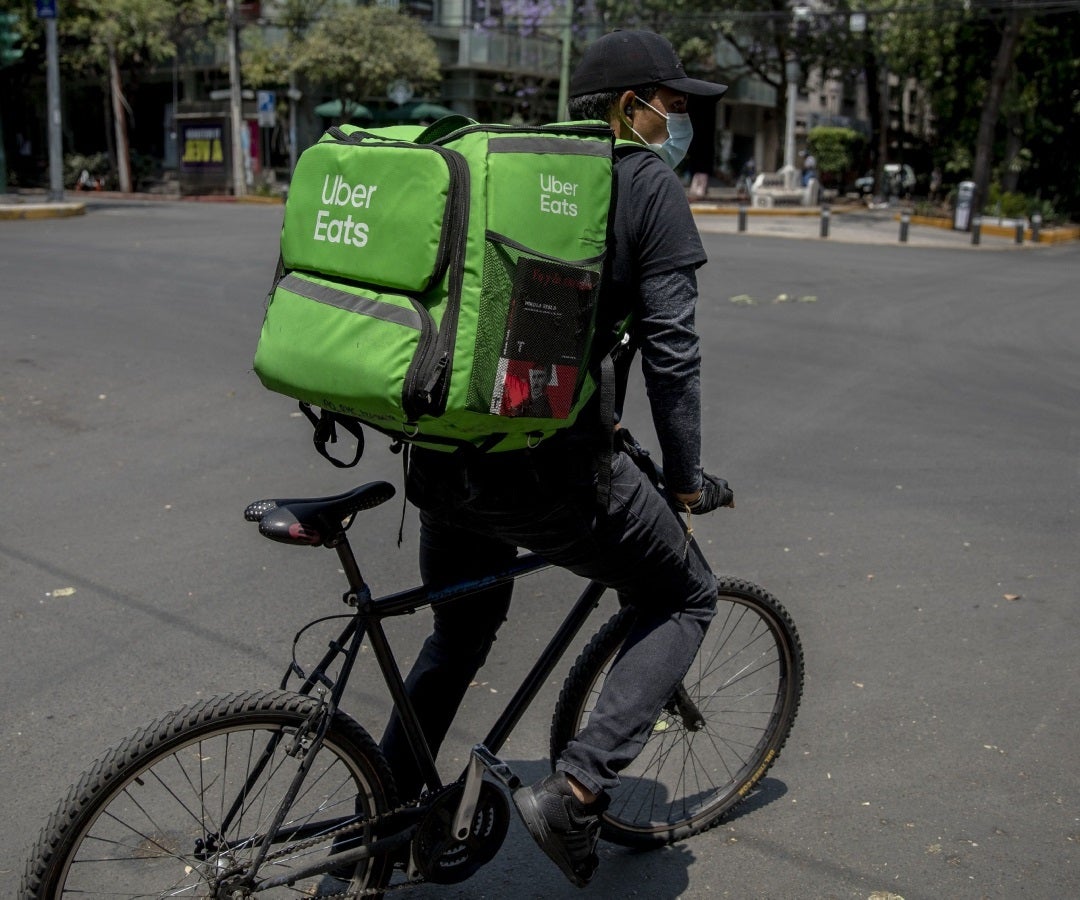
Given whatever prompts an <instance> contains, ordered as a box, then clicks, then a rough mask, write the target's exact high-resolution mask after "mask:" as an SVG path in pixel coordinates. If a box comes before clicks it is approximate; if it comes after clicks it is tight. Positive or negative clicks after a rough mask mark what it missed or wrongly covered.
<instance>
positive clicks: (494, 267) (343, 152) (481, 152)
mask: <svg viewBox="0 0 1080 900" xmlns="http://www.w3.org/2000/svg"><path fill="white" fill-rule="evenodd" d="M612 162H613V140H612V134H611V129H610V128H609V127H608V126H607V125H606V124H602V123H595V122H583V123H563V124H558V125H551V126H542V127H512V126H498V125H481V124H477V123H475V122H473V121H471V120H469V119H466V118H464V117H461V116H453V117H447V118H445V119H442V120H440V121H439V122H437V123H435V124H434V125H432V126H430V127H429V128H427V129H423V128H422V127H419V126H397V127H389V128H374V129H369V130H362V129H359V128H356V127H354V126H348V125H343V126H340V127H336V128H331V129H330V130H329V131H328V132H327V133H326V134H325V135H324V136H323V137H322V138H321V139H320V140H319V142H318V143H316V144H314V145H313V146H311V147H310V148H308V149H307V150H306V151H305V152H304V153H303V154H301V156H300V159H299V161H298V163H297V166H296V170H295V173H294V175H293V179H292V184H291V186H290V189H289V197H288V202H287V205H286V208H285V218H284V224H283V226H282V233H281V258H280V262H279V264H278V269H277V273H276V277H275V280H274V286H273V288H272V291H271V293H270V296H269V301H268V304H267V308H266V314H265V318H264V320H263V325H262V332H261V335H260V337H259V344H258V348H257V350H256V354H255V372H256V373H257V375H258V376H259V379H260V380H261V381H262V383H263V385H264V386H265V387H267V388H269V389H270V390H273V391H277V392H280V393H283V394H286V395H288V396H290V397H293V398H295V399H298V400H299V401H301V408H302V409H303V410H304V411H305V413H306V414H307V415H308V417H309V418H310V419H311V421H312V422H313V424H315V426H316V435H315V444H316V447H317V448H318V449H319V452H320V453H322V454H323V455H324V456H326V457H327V458H328V459H330V460H331V462H334V463H335V464H336V465H352V464H355V462H356V461H357V459H359V456H360V454H361V452H362V450H363V441H362V436H361V433H360V431H359V429H357V428H355V423H352V424H350V420H351V419H355V420H359V421H360V422H362V423H364V424H366V425H369V426H371V427H372V428H375V429H377V430H379V431H381V432H383V433H385V434H387V435H390V436H391V437H393V438H394V439H396V440H400V441H404V442H407V443H410V444H415V445H419V446H424V447H429V448H436V449H444V450H450V451H452V450H455V449H458V448H461V447H474V448H477V449H479V450H481V451H502V450H515V449H521V448H524V447H531V446H535V445H536V444H537V443H539V442H540V441H542V440H543V439H545V438H547V437H549V436H551V435H552V434H554V433H556V432H557V431H558V430H560V429H562V428H565V427H567V426H569V425H571V424H572V423H573V422H574V421H575V419H576V417H577V416H578V413H579V412H580V411H581V409H582V407H583V406H584V405H585V403H586V402H587V401H588V399H589V398H590V396H591V395H592V394H593V393H594V391H595V389H596V385H597V382H598V381H599V380H602V379H600V378H599V376H598V374H597V373H598V371H599V367H598V365H596V364H595V363H594V359H593V357H594V349H602V351H603V354H607V353H608V352H609V351H610V350H612V349H613V347H614V346H615V345H616V344H617V343H618V341H619V338H620V337H621V336H622V333H621V328H622V327H624V326H623V323H620V325H619V326H618V327H616V328H608V331H609V332H611V333H610V334H608V335H606V336H605V337H604V338H603V339H602V342H603V343H604V344H605V345H606V346H604V347H602V348H594V346H593V345H594V343H601V341H594V336H595V332H596V327H597V326H596V323H597V307H598V299H599V296H600V288H601V281H602V275H603V263H604V254H605V248H606V245H607V230H608V212H609V207H610V205H611V193H612ZM616 332H618V333H616ZM603 380H604V381H605V387H604V390H603V393H604V394H605V395H606V394H608V389H607V387H606V379H603ZM604 405H605V406H606V405H607V401H606V400H605V401H604ZM311 407H319V408H321V410H322V411H323V412H322V413H321V417H316V415H315V414H314V413H313V412H312V410H311ZM335 422H336V423H338V424H344V425H345V426H346V427H347V428H348V429H349V430H350V431H351V432H352V433H353V434H354V435H355V436H356V437H357V439H358V446H357V454H356V459H354V460H353V461H352V463H348V464H344V463H341V462H339V461H338V460H336V459H333V458H332V457H330V456H329V455H328V454H327V453H326V449H325V444H326V442H327V441H328V440H330V441H332V440H334V439H335V437H336V434H335V431H334V423H335Z"/></svg>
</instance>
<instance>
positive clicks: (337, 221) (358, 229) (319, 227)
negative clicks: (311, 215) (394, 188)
mask: <svg viewBox="0 0 1080 900" xmlns="http://www.w3.org/2000/svg"><path fill="white" fill-rule="evenodd" d="M378 189H379V186H378V185H377V184H357V185H351V184H349V182H347V181H346V180H345V179H344V178H342V177H341V176H340V175H335V176H334V178H333V180H332V181H331V179H330V176H329V175H327V176H326V177H325V178H324V179H323V188H322V202H323V206H325V207H327V209H320V210H319V213H318V215H316V216H315V234H314V235H313V237H314V239H315V240H317V241H326V242H327V243H330V244H349V245H351V246H353V247H363V246H364V245H365V244H367V242H368V226H367V223H366V222H358V221H356V220H355V219H353V217H352V213H351V212H349V213H347V214H346V215H345V217H344V218H342V216H341V212H340V211H339V209H336V208H335V207H338V208H340V207H346V208H351V209H368V208H370V207H371V201H372V198H373V197H374V196H375V191H377V190H378Z"/></svg>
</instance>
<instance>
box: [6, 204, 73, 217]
mask: <svg viewBox="0 0 1080 900" xmlns="http://www.w3.org/2000/svg"><path fill="white" fill-rule="evenodd" d="M85 213H86V204H85V203H5V204H0V221H3V220H13V219H63V218H67V217H68V216H81V215H84V214H85Z"/></svg>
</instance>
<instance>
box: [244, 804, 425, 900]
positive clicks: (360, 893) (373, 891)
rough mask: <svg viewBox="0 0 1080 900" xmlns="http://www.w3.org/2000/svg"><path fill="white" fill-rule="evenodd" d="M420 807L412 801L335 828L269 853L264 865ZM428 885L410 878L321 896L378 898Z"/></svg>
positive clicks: (327, 899)
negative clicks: (379, 885)
mask: <svg viewBox="0 0 1080 900" xmlns="http://www.w3.org/2000/svg"><path fill="white" fill-rule="evenodd" d="M419 805H420V800H411V801H409V802H408V803H403V804H401V806H398V807H395V808H394V809H388V810H387V811H386V812H383V813H379V814H378V815H376V816H372V817H371V818H368V819H364V820H363V821H360V822H353V823H352V824H351V825H342V826H341V827H340V828H335V829H334V830H333V831H328V832H326V833H324V834H320V835H318V836H316V837H313V838H308V839H307V840H306V841H300V842H299V843H296V844H289V845H288V846H287V847H283V848H282V849H281V850H277V851H275V852H274V853H269V854H267V856H266V859H265V860H264V863H269V862H271V861H273V860H275V859H278V858H280V857H283V856H291V855H293V854H295V853H297V852H302V851H304V850H307V849H309V848H311V847H317V846H318V845H320V844H325V843H326V841H327V840H328V839H329V840H330V841H331V842H333V841H335V840H337V839H338V838H339V837H345V836H346V835H349V834H352V833H353V832H354V831H359V830H360V829H361V828H368V827H370V826H372V825H378V823H379V822H380V821H382V820H383V819H388V818H390V817H391V816H396V815H398V814H399V813H403V812H405V811H406V810H408V809H412V808H414V807H416V806H419ZM424 883H426V879H424V878H410V879H409V880H408V881H403V882H402V883H401V884H395V885H387V886H386V887H381V888H360V889H358V890H356V891H345V892H343V893H338V894H320V895H319V896H320V897H321V898H323V900H353V898H359V897H378V896H381V895H382V894H389V893H391V892H393V891H400V890H402V889H403V888H411V887H416V886H417V885H421V884H424Z"/></svg>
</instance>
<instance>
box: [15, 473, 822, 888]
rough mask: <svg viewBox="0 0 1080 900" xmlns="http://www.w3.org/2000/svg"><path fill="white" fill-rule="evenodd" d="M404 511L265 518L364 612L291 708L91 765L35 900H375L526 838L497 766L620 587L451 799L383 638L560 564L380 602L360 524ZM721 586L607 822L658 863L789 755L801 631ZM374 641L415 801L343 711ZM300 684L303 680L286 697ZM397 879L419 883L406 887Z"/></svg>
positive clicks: (612, 649) (749, 591) (271, 512)
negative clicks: (416, 771) (410, 755)
mask: <svg viewBox="0 0 1080 900" xmlns="http://www.w3.org/2000/svg"><path fill="white" fill-rule="evenodd" d="M394 493H395V491H394V487H393V486H392V485H390V484H388V483H386V482H381V481H376V482H370V483H368V484H364V485H362V486H360V487H358V488H355V489H353V490H351V491H347V492H345V493H343V494H337V495H334V496H331V497H318V498H299V499H281V500H264V501H259V502H256V503H253V504H251V505H250V506H248V508H247V509H246V510H245V518H246V519H247V520H248V521H251V522H257V523H258V525H259V531H260V533H261V534H262V535H264V536H265V537H267V538H269V539H271V540H274V541H278V542H281V543H285V544H294V545H304V546H320V545H321V546H324V547H327V548H330V549H333V550H335V551H336V553H337V558H338V561H339V563H340V566H341V568H342V569H343V570H344V572H345V576H346V579H347V582H348V589H347V591H346V592H345V593H344V595H343V598H342V599H343V601H344V603H346V604H347V605H348V606H349V607H350V611H349V612H347V613H346V614H344V616H329V617H322V618H318V619H315V620H314V621H312V622H310V623H308V624H307V625H305V626H304V627H303V628H301V629H300V630H299V631H298V632H297V633H296V635H295V637H294V641H293V651H292V660H291V662H290V664H289V666H288V668H287V670H286V673H285V675H284V677H283V678H282V681H281V686H280V689H279V690H269V691H260V692H247V693H239V694H229V695H224V696H218V697H214V698H211V699H208V700H203V701H200V702H198V703H195V704H193V705H190V706H187V707H184V708H182V709H179V710H177V711H174V712H172V713H169V714H167V715H165V716H163V717H162V718H160V719H158V720H157V721H155V722H153V723H152V724H150V725H149V726H147V727H145V728H143V729H140V730H139V731H136V732H135V733H134V734H132V735H131V736H130V737H129V738H128V739H127V740H125V741H123V742H122V743H120V744H119V745H118V746H117V747H116V748H115V749H112V750H110V751H108V752H107V753H106V754H105V755H104V756H103V757H101V758H100V759H99V760H98V761H97V762H95V763H94V764H93V765H92V766H91V767H90V768H89V769H88V770H87V771H86V772H85V773H84V774H83V775H82V777H81V778H80V779H79V781H78V782H77V783H76V784H75V785H74V786H73V787H72V788H71V789H70V791H69V793H68V795H67V797H66V798H65V799H64V800H63V801H62V802H61V803H60V804H59V806H58V808H57V810H56V811H55V812H54V813H53V814H52V815H51V816H50V818H49V820H48V821H47V823H46V825H45V826H44V828H43V829H42V832H41V834H40V836H39V838H38V840H37V843H36V845H35V847H34V849H33V851H32V854H31V857H30V859H29V860H28V862H27V864H26V868H25V872H24V875H23V878H22V882H21V885H20V897H22V898H27V900H30V898H38V900H46V898H48V900H56V898H61V897H66V896H69V895H73V894H77V893H94V892H95V891H100V892H101V893H104V894H108V895H109V896H122V897H136V896H138V897H145V896H156V897H166V896H170V897H171V896H180V897H212V898H230V900H238V898H244V897H253V896H256V895H259V896H262V895H264V894H265V895H266V896H268V897H289V896H312V895H313V894H314V895H316V896H323V897H326V896H340V897H361V896H363V897H379V896H382V895H383V894H384V893H385V892H387V891H392V890H397V889H401V888H406V887H409V886H410V885H412V884H416V883H420V882H422V881H430V882H435V883H439V884H452V883H457V882H460V881H462V880H464V879H466V878H468V877H469V876H471V875H472V874H473V873H474V872H476V871H477V869H479V867H480V866H482V865H484V864H485V863H487V862H489V861H490V860H491V859H492V858H493V857H494V856H495V854H496V853H497V851H498V849H499V846H500V845H501V843H502V841H503V839H504V837H505V835H506V833H507V829H508V825H509V820H510V815H509V803H508V801H507V798H506V791H507V790H510V791H512V790H514V789H515V788H516V787H517V786H519V785H520V781H519V780H518V778H517V776H515V775H514V773H513V772H512V771H511V769H510V766H509V765H507V764H506V763H505V762H504V761H502V760H501V759H499V758H498V756H497V753H498V752H499V750H500V748H501V747H502V745H503V744H504V742H505V741H506V739H507V737H508V736H509V735H510V733H511V731H512V730H513V728H514V727H515V725H516V724H517V723H518V721H519V720H520V719H521V717H522V715H523V714H524V712H525V710H526V709H527V708H528V706H529V705H530V704H531V702H532V701H533V699H534V698H535V697H536V695H537V693H538V692H539V690H540V688H541V687H542V686H543V685H544V683H545V682H546V681H547V679H548V677H549V676H550V674H551V672H552V671H553V670H554V668H555V666H556V665H557V664H558V662H559V660H560V659H561V658H562V656H563V655H564V653H565V651H566V650H567V648H568V646H569V645H570V643H571V642H572V641H573V639H574V637H575V635H577V634H578V633H579V631H580V629H581V628H582V627H583V625H584V623H585V621H586V620H587V618H588V617H589V616H590V614H591V613H592V611H593V610H594V609H595V608H596V607H597V606H598V605H599V602H600V598H601V595H602V594H603V593H604V590H605V589H604V587H603V586H602V585H599V584H596V583H589V584H588V585H586V587H585V589H584V590H583V592H582V593H581V595H580V597H579V598H578V600H577V602H576V603H575V604H574V606H573V607H572V608H571V610H570V612H569V613H568V614H567V616H566V618H565V620H564V621H563V623H562V624H561V625H560V626H559V628H558V630H557V631H556V633H555V634H554V635H553V636H552V638H551V639H550V641H549V643H548V645H547V646H546V648H545V649H544V650H543V651H542V653H541V654H540V657H539V658H538V659H537V660H536V662H535V663H534V664H533V666H532V668H531V669H530V671H529V672H528V674H527V675H526V676H525V678H524V680H523V681H522V683H521V685H520V686H519V687H518V689H517V691H516V692H515V693H514V695H513V696H512V697H511V699H510V701H509V702H508V703H507V705H506V708H505V709H504V710H503V712H502V713H501V715H500V716H499V717H498V719H497V720H496V722H495V723H494V725H492V726H491V729H490V731H489V732H488V734H487V735H486V737H485V738H484V739H483V740H482V741H481V742H480V743H478V744H477V745H476V746H475V747H474V748H473V750H472V753H471V757H470V760H469V762H468V764H467V766H466V767H465V770H464V771H463V772H462V773H461V775H460V777H459V778H457V779H456V780H455V781H453V782H451V783H449V784H444V783H443V781H442V780H441V779H440V776H439V773H438V771H437V769H436V766H435V761H434V759H433V758H432V754H431V751H430V749H429V748H428V746H427V743H426V742H425V740H424V737H423V734H422V732H421V730H420V726H419V724H418V723H417V721H416V717H415V714H414V712H413V710H412V706H411V704H410V703H409V699H408V697H407V695H406V693H405V690H404V684H403V681H402V677H401V674H400V671H399V669H398V665H397V662H396V660H395V657H394V655H393V652H392V651H391V649H390V646H389V643H388V641H387V637H386V633H385V631H384V629H383V626H382V622H383V620H384V619H386V618H390V617H394V616H400V615H407V614H410V613H413V612H416V611H417V610H419V609H422V608H424V607H427V606H430V605H433V604H437V603H439V602H442V601H445V600H451V599H455V598H457V597H461V596H464V595H467V594H469V593H472V592H474V591H476V590H479V589H481V588H484V587H488V586H490V585H493V584H495V583H501V582H505V581H508V580H513V579H517V578H520V577H523V576H525V575H527V574H531V573H534V572H537V571H539V570H541V569H543V568H546V567H547V566H548V564H547V563H546V562H545V561H544V560H543V559H541V558H539V557H537V556H535V555H533V554H523V555H520V556H518V558H517V560H516V561H515V563H514V564H513V565H512V566H510V567H508V568H506V569H504V570H502V571H499V572H494V573H492V574H491V575H490V576H487V577H484V578H480V579H475V580H469V581H463V582H460V583H456V584H451V585H442V586H420V587H414V588H410V589H407V590H403V591H400V592H397V593H393V594H390V595H387V596H385V597H382V598H379V599H375V598H373V597H372V593H371V589H370V587H369V586H368V584H367V583H366V582H365V580H364V578H363V575H362V573H361V569H360V566H359V563H358V561H357V559H356V557H355V555H354V553H353V550H352V548H351V546H350V543H349V539H348V536H347V531H348V529H349V527H350V526H351V525H352V524H353V522H354V521H355V519H356V517H357V514H358V513H359V512H361V511H362V510H365V509H370V508H373V507H375V506H377V505H379V504H381V503H384V502H386V501H387V500H389V499H390V498H391V497H392V496H393V495H394ZM718 581H719V591H718V601H717V614H716V617H715V618H714V620H713V622H712V625H711V626H710V628H709V630H708V632H707V634H706V637H705V641H704V643H703V644H702V647H701V649H700V651H699V652H698V655H697V657H696V658H695V660H694V663H693V664H692V666H691V669H690V671H689V672H688V673H687V676H686V677H685V678H684V679H683V682H682V684H680V686H679V688H678V690H677V691H676V692H675V694H674V695H673V696H672V698H671V700H670V701H669V702H668V703H667V704H666V705H665V706H664V708H663V710H662V711H661V714H660V716H659V717H658V719H657V721H656V724H655V725H654V726H653V729H652V733H651V735H650V737H649V739H648V741H647V743H646V746H645V748H644V750H643V752H642V753H641V755H640V756H639V757H638V760H637V761H636V763H635V764H634V766H633V767H631V769H629V770H628V771H627V772H625V773H624V774H623V784H622V786H621V787H620V789H619V790H618V792H616V793H615V794H614V796H613V797H612V803H611V805H610V806H609V807H608V809H607V811H606V812H605V813H604V814H603V819H602V826H601V835H602V837H604V838H605V839H606V840H608V841H611V842H614V843H617V844H623V845H627V846H635V847H654V846H661V845H664V844H668V843H671V842H674V841H677V840H680V839H682V838H684V837H688V836H690V835H693V834H697V833H699V832H702V831H705V830H706V829H708V828H711V827H713V826H714V825H716V824H718V823H719V822H720V821H721V819H722V818H723V817H724V815H725V813H727V812H728V811H729V810H731V809H732V808H733V807H734V806H735V805H736V804H738V803H739V802H740V801H742V800H744V799H745V798H746V797H747V796H749V795H750V794H751V793H752V792H753V790H754V788H755V785H757V784H758V782H759V781H760V780H761V778H762V777H763V776H764V775H765V773H766V771H768V769H769V768H770V766H771V765H772V764H773V763H774V762H775V761H776V758H777V756H778V754H779V753H780V750H781V748H782V747H783V746H784V743H785V741H786V740H787V737H788V734H789V732H790V729H791V726H792V723H793V721H794V718H795V715H796V713H797V711H798V706H799V701H800V698H801V693H802V683H803V663H802V648H801V644H800V641H799V637H798V633H797V631H796V629H795V626H794V623H793V622H792V620H791V618H790V616H789V615H788V614H787V612H786V611H785V610H784V609H783V607H782V606H781V605H780V603H779V602H778V601H777V600H776V599H775V598H774V597H772V595H771V594H769V593H768V592H767V591H765V590H763V589H762V588H760V587H757V586H755V585H753V584H750V583H749V582H745V581H741V580H737V579H733V578H720V579H719V580H718ZM632 616H633V610H632V609H631V608H623V609H621V610H619V611H618V612H617V613H616V614H615V615H614V616H613V617H612V618H611V619H610V620H609V621H608V622H607V623H606V624H605V625H603V626H602V627H601V628H600V629H599V630H598V631H597V632H596V634H595V635H594V636H593V637H592V638H591V640H589V642H588V643H587V644H586V646H585V648H584V649H583V650H582V652H581V653H580V655H579V656H578V658H577V660H576V661H575V663H574V664H573V666H572V667H571V669H570V672H569V675H568V676H567V678H566V681H565V683H564V684H563V687H562V690H561V693H560V695H559V698H558V701H557V704H556V707H555V712H554V715H553V717H552V727H551V734H550V751H551V757H552V760H554V759H556V758H557V757H558V756H559V754H560V752H561V751H562V749H563V748H564V747H565V746H566V744H567V742H568V741H569V740H570V739H571V737H573V735H574V734H576V733H577V732H578V731H579V730H580V727H581V726H582V724H583V723H584V722H585V721H587V719H588V716H589V712H590V710H591V708H592V706H593V703H594V701H595V698H596V696H597V694H598V692H599V690H600V688H601V686H602V685H603V681H604V676H605V672H606V671H607V668H608V666H609V665H610V663H611V661H612V660H613V658H614V657H615V655H616V653H617V651H618V649H619V647H620V645H621V643H622V641H623V638H624V636H625V635H626V634H627V633H628V630H629V626H630V624H631V620H632V619H631V617H632ZM334 618H346V619H347V620H348V621H347V622H346V624H345V626H344V628H343V629H342V630H341V631H340V633H339V634H338V635H337V637H336V638H335V639H333V640H331V641H330V642H329V644H328V647H327V649H326V650H325V651H324V652H323V655H322V657H321V659H320V661H319V662H318V664H317V665H316V666H315V668H314V669H313V670H312V671H311V672H305V671H304V669H303V668H302V667H301V665H300V664H299V663H298V662H297V649H296V648H297V644H298V643H299V641H300V639H301V637H302V636H303V635H304V634H305V633H306V632H307V631H308V629H309V628H311V627H312V626H313V625H316V624H320V623H323V622H326V621H327V620H329V619H334ZM364 641H367V642H368V644H369V645H370V648H371V650H372V652H373V655H374V657H375V659H376V660H377V662H378V665H379V668H380V670H381V673H382V676H383V679H384V680H385V682H386V685H387V687H388V689H389V693H390V696H391V698H392V699H393V701H394V703H395V704H396V705H397V708H398V710H399V712H400V714H401V716H402V719H403V722H404V724H405V728H406V732H407V734H408V735H409V739H410V743H411V746H412V748H413V752H414V754H415V755H416V759H417V762H418V764H419V765H420V768H421V771H422V773H423V774H424V777H425V780H426V782H427V784H428V786H429V789H428V790H427V791H426V792H425V793H424V794H423V795H422V796H421V797H420V798H419V799H417V800H408V801H405V802H402V801H400V800H399V798H398V797H397V795H396V789H395V787H394V783H393V778H392V776H391V774H390V769H389V767H388V765H387V762H386V760H385V759H384V758H383V756H382V755H381V753H380V751H379V748H378V745H377V744H376V743H375V741H374V740H373V739H372V738H371V737H370V735H369V734H368V733H367V732H366V731H365V730H364V728H363V727H362V726H361V725H360V724H358V723H357V722H356V721H355V720H354V719H352V718H351V717H350V716H348V715H347V714H346V713H345V712H343V711H342V710H341V709H340V708H339V703H340V701H341V698H342V695H343V693H344V690H345V687H346V684H347V682H348V680H349V676H350V673H351V672H352V669H353V666H354V663H355V662H356V659H357V656H358V654H359V653H360V650H361V645H362V643H363V642H364ZM294 679H296V680H299V682H300V683H299V685H298V686H297V687H296V688H295V689H290V688H289V684H290V682H292V681H293V680H294ZM395 865H397V866H399V867H403V868H404V871H405V876H404V880H399V881H397V882H395V883H393V884H392V883H391V879H392V876H393V875H394V869H395Z"/></svg>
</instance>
